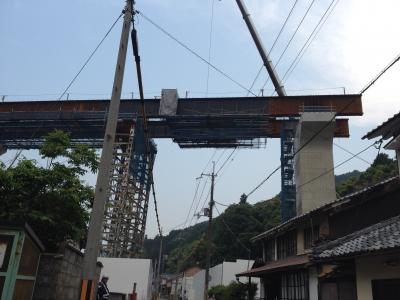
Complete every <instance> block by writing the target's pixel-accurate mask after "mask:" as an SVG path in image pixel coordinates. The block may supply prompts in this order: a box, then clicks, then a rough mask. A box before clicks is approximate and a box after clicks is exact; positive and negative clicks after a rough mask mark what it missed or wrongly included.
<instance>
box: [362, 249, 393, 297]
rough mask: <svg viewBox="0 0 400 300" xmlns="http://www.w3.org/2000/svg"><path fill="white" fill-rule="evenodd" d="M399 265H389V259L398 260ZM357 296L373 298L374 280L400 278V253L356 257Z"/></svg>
mask: <svg viewBox="0 0 400 300" xmlns="http://www.w3.org/2000/svg"><path fill="white" fill-rule="evenodd" d="M396 260H397V266H392V267H391V266H388V265H387V262H388V261H396ZM356 277H357V298H358V299H359V300H373V298H372V280H376V279H394V278H397V279H400V253H398V254H396V255H380V256H365V257H360V258H358V259H356Z"/></svg>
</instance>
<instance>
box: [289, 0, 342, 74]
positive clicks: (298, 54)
mask: <svg viewBox="0 0 400 300" xmlns="http://www.w3.org/2000/svg"><path fill="white" fill-rule="evenodd" d="M335 1H336V0H332V2H331V3H330V4H329V6H328V8H327V9H326V10H325V12H324V14H323V15H322V17H321V18H320V19H319V21H318V23H317V25H316V26H315V27H314V29H313V31H312V32H311V33H310V35H309V36H308V38H307V40H306V42H305V43H304V45H303V47H301V49H300V51H299V52H298V53H297V55H296V57H295V58H294V60H293V61H292V63H291V64H290V66H289V68H288V69H287V70H286V72H285V74H284V75H283V78H282V81H283V80H284V79H285V77H286V75H287V74H288V72H289V70H290V69H291V68H292V67H293V65H294V64H295V63H296V61H297V59H298V58H299V57H300V55H301V53H302V52H303V50H304V49H305V48H306V46H307V45H309V44H308V42H309V41H310V40H311V38H312V37H313V36H314V33H316V31H317V29H318V28H319V27H320V25H321V23H322V21H323V20H324V19H325V21H326V20H327V19H328V17H329V16H330V14H328V12H329V11H330V9H331V7H332V5H333V3H335ZM337 3H339V1H337V2H336V4H337ZM336 4H335V6H336ZM335 6H333V8H332V10H331V12H332V11H333V9H334V8H335ZM327 14H328V15H327ZM325 16H327V18H325ZM325 21H324V23H322V25H323V24H325ZM321 28H322V26H321ZM312 41H313V40H311V42H312ZM310 44H311V43H310Z"/></svg>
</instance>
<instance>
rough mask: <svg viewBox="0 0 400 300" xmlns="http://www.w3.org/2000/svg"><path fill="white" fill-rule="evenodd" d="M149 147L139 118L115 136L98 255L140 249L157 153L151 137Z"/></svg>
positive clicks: (133, 254) (130, 253)
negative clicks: (128, 130)
mask: <svg viewBox="0 0 400 300" xmlns="http://www.w3.org/2000/svg"><path fill="white" fill-rule="evenodd" d="M149 148H150V149H149V150H148V151H147V149H146V145H145V136H144V132H143V123H142V121H141V119H139V118H138V119H137V121H136V126H135V127H132V128H131V130H130V133H127V134H117V135H116V141H115V143H114V152H113V156H114V158H113V164H112V171H111V174H110V181H109V193H108V200H107V202H106V207H105V216H104V222H103V234H102V243H101V250H100V255H101V256H105V257H137V256H138V254H140V253H141V251H142V247H143V242H144V234H145V228H146V219H147V208H148V202H149V196H150V188H151V182H152V170H153V165H154V160H155V155H156V152H157V150H156V146H155V144H154V142H153V141H152V140H151V141H150V143H149Z"/></svg>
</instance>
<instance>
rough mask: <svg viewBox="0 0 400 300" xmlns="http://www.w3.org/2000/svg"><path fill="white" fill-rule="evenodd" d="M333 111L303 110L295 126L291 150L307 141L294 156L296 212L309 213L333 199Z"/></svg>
mask: <svg viewBox="0 0 400 300" xmlns="http://www.w3.org/2000/svg"><path fill="white" fill-rule="evenodd" d="M334 116H335V113H333V112H303V113H301V117H300V121H299V123H298V125H297V128H296V136H295V141H294V145H295V151H297V150H298V149H299V148H300V147H302V146H303V145H304V144H306V143H307V142H308V141H309V140H310V139H311V138H312V137H313V136H314V135H315V134H316V133H317V132H319V131H320V130H321V129H322V128H324V127H325V128H324V129H323V130H322V131H321V132H320V133H319V134H318V135H317V136H316V137H315V138H314V139H313V140H312V141H311V142H310V143H308V144H306V146H305V147H304V148H303V149H302V150H301V151H300V152H299V153H297V154H296V155H295V162H294V163H295V180H296V212H297V215H300V214H303V213H306V212H309V211H310V210H312V209H314V208H317V207H319V206H321V205H323V204H325V203H327V202H330V201H333V200H335V199H336V189H335V176H334V172H333V137H334V128H335V123H334V122H331V123H330V124H329V125H328V126H327V124H328V122H330V121H331V120H332V119H334Z"/></svg>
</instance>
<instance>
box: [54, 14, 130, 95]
mask: <svg viewBox="0 0 400 300" xmlns="http://www.w3.org/2000/svg"><path fill="white" fill-rule="evenodd" d="M123 14H124V12H122V13H121V14H120V15H119V16H118V18H117V19H116V20H115V22H114V23H113V24H112V25H111V27H110V29H108V31H107V32H106V34H105V35H104V37H103V38H102V39H101V41H100V42H99V43H98V44H97V46H96V48H95V49H94V50H93V51H92V53H91V54H90V55H89V57H88V58H87V59H86V61H85V63H84V64H83V65H82V67H81V68H80V69H79V71H78V73H76V75H75V76H74V78H72V80H71V81H70V83H69V84H68V85H67V87H66V88H65V90H64V91H63V92H62V94H61V96H60V97H59V98H58V100H61V99H62V97H64V95H65V93H66V92H67V91H68V89H69V88H70V87H71V86H72V85H73V83H74V82H75V80H76V79H77V78H78V76H79V74H81V72H82V71H83V69H84V68H85V67H86V65H87V64H88V63H89V61H90V60H91V59H92V57H93V56H94V54H95V53H96V52H97V50H98V49H99V48H100V46H101V44H103V42H104V40H105V39H106V38H107V36H108V35H109V34H110V32H111V31H112V30H113V28H114V26H115V25H116V24H117V23H118V21H119V19H120V18H121V17H122V16H123Z"/></svg>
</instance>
